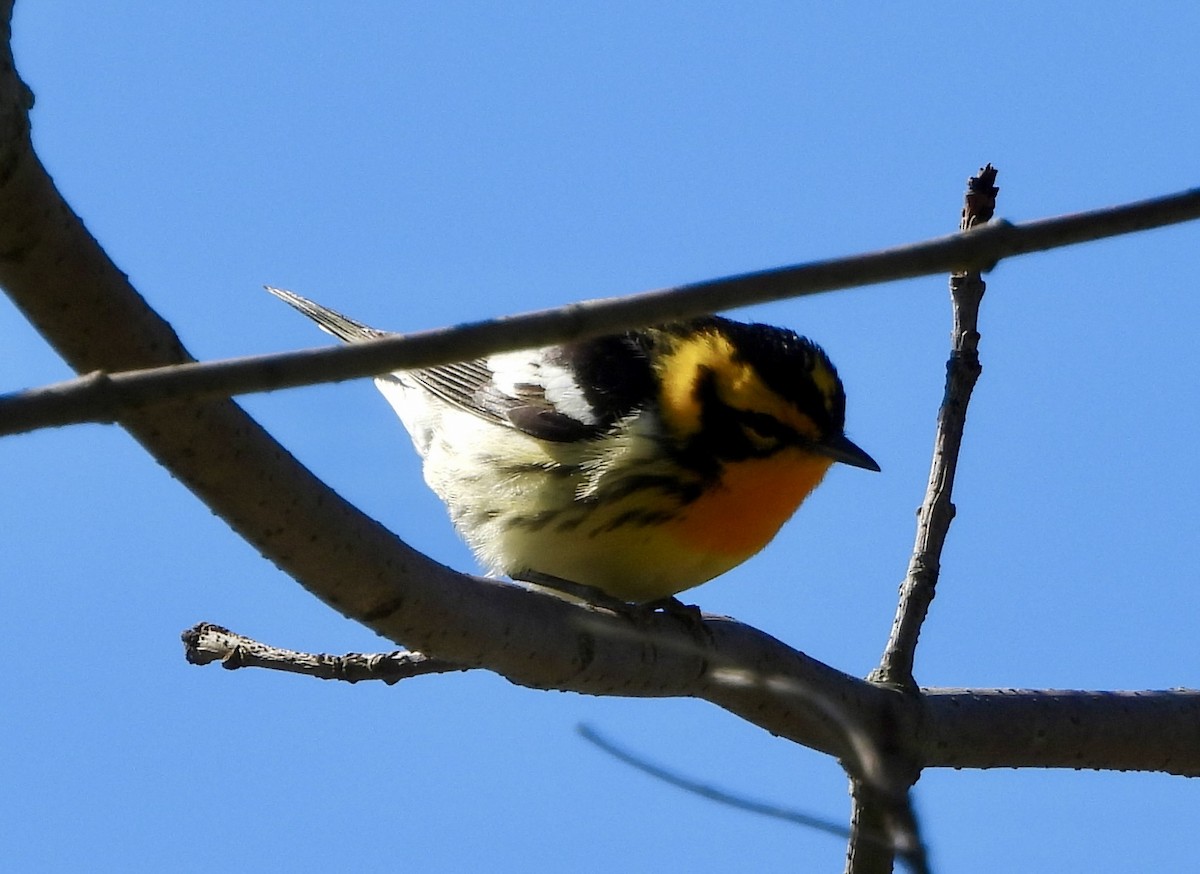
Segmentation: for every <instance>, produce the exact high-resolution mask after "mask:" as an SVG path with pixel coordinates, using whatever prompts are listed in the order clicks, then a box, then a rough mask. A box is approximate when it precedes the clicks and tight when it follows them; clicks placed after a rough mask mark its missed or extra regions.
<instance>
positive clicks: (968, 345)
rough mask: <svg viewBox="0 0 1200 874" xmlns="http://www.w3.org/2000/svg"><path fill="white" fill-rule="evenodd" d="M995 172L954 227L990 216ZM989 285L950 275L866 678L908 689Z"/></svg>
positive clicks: (949, 516) (985, 174)
mask: <svg viewBox="0 0 1200 874" xmlns="http://www.w3.org/2000/svg"><path fill="white" fill-rule="evenodd" d="M995 181H996V169H995V168H994V167H992V165H991V164H988V165H987V166H986V167H984V168H983V169H981V170H980V171H979V175H978V176H972V177H971V178H970V179H969V180H967V194H966V198H965V199H966V203H965V204H964V206H963V211H962V219H961V222H960V228H961V230H962V232H963V233H970V231H971V229H972V228H974V227H976V226H978V225H980V224H982V223H984V222H986V221H988V219H990V218H991V217H992V213H993V212H995V208H996V195H997V194H998V193H999V191H1000V189H999V188H996V187H995V185H994V184H993V183H994V182H995ZM986 288H987V286H986V285H985V284H984V282H983V277H982V276H980V274H979V271H977V270H971V271H967V272H965V273H962V272H960V273H955V274H954V275H952V276H951V277H950V300H951V309H952V311H953V319H954V329H953V331H952V332H951V344H950V360H949V361H947V362H946V393H945V395H944V396H943V399H942V405H941V408H940V409H939V410H938V419H937V431H936V436H935V437H934V448H933V461H932V463H931V464H930V468H929V486H928V488H927V489H926V492H925V500H924V501H923V502H922V504H921V508H920V510H918V511H917V537H916V544H915V546H914V547H913V555H912V559H911V560H910V562H909V565H908V574H907V575H906V576H905V578H904V583H903V584H902V585H901V587H900V602H899V604H898V606H897V609H896V618H895V620H894V621H893V623H892V631H891V635H890V636H889V638H888V642H887V646H886V648H885V649H884V653H883V658H882V660H881V661H880V663H879V668H878V669H877V670H876V671H875V673H874V674H872V676H871V679H872V680H875V681H877V682H881V683H889V684H893V685H898V686H903V687H906V688H914V687H915V683H914V681H913V673H912V671H913V659H914V658H915V657H916V651H917V638H918V637H919V636H920V634H921V625H922V624H923V623H924V622H925V616H926V614H927V613H928V612H929V605H930V603H931V602H932V601H933V596H934V592H935V589H936V586H937V579H938V573H939V571H940V569H941V561H942V548H943V547H944V546H945V544H946V536H947V535H948V534H949V533H950V523H951V521H953V519H954V504H953V502H952V500H951V499H952V497H953V494H954V474H955V472H956V471H957V469H958V455H959V451H960V450H961V448H962V438H963V430H964V429H965V427H966V422H967V406H968V404H970V402H971V392H972V391H973V390H974V388H975V382H976V380H978V379H979V374H980V373H981V372H982V367H981V366H980V364H979V305H980V303H981V302H982V300H983V292H984V290H985V289H986Z"/></svg>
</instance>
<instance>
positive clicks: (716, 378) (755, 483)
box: [268, 287, 880, 605]
mask: <svg viewBox="0 0 1200 874" xmlns="http://www.w3.org/2000/svg"><path fill="white" fill-rule="evenodd" d="M268 291H270V292H271V293H272V294H274V295H275V296H276V297H278V298H280V299H282V300H283V301H285V302H286V303H288V304H290V305H291V306H293V307H295V308H296V309H297V310H299V311H300V312H301V313H303V314H304V315H306V316H308V317H309V318H310V319H312V320H313V321H314V322H316V323H317V325H318V326H319V327H320V328H321V329H323V330H324V331H326V332H328V333H330V334H332V335H333V336H335V337H337V338H339V339H340V340H343V341H346V342H349V343H358V342H364V341H369V340H373V339H375V338H378V337H385V336H393V334H392V333H391V332H388V331H382V330H378V329H376V328H371V327H368V326H366V325H364V324H362V323H360V322H357V321H354V320H353V319H351V318H348V317H347V316H344V315H342V314H341V313H338V312H336V311H334V310H331V309H329V308H327V307H324V306H322V305H320V304H318V303H314V302H313V301H311V300H308V299H306V298H304V297H301V296H300V295H298V294H295V293H293V292H290V291H286V290H283V289H277V288H271V287H268ZM375 385H376V386H377V388H378V389H379V391H380V392H381V393H382V394H383V396H384V398H385V399H386V400H387V401H388V403H389V404H390V405H391V406H392V408H393V409H394V410H395V412H396V413H397V415H398V416H399V417H400V420H401V421H402V423H403V424H404V427H405V428H406V429H407V431H408V433H409V436H410V437H411V438H412V443H413V446H414V448H415V449H416V451H417V453H418V454H419V455H420V456H421V458H422V459H423V468H422V469H423V474H424V478H425V481H426V483H427V484H428V485H429V487H430V488H431V489H432V490H433V491H434V492H435V493H436V494H437V496H438V497H439V498H441V500H442V501H443V503H445V505H446V507H447V509H448V510H449V514H450V518H451V520H452V521H453V523H454V526H455V528H456V529H457V531H458V532H459V534H460V535H461V536H462V538H463V539H464V540H465V541H466V543H467V545H468V546H469V547H470V548H471V550H472V552H473V553H474V554H475V556H476V558H477V559H478V560H479V562H480V563H481V564H482V565H483V566H484V567H485V568H486V569H487V570H488V572H489V573H491V574H494V575H507V576H508V577H510V578H512V579H514V580H523V581H528V582H533V583H535V584H549V585H551V586H555V584H556V583H561V584H562V587H563V588H565V589H567V590H568V591H573V590H582V591H584V592H594V593H597V594H599V595H600V596H602V597H604V598H607V599H613V600H616V601H619V602H625V603H632V604H635V605H636V604H649V603H657V602H666V601H673V600H674V596H675V595H677V594H678V593H680V592H683V591H685V590H688V589H691V588H693V587H695V586H698V585H700V584H701V583H705V582H708V581H709V580H711V579H713V578H714V577H717V576H719V575H720V574H723V573H725V572H726V571H728V570H730V569H731V568H733V567H735V566H737V565H739V564H741V563H742V562H744V561H746V560H747V559H748V558H750V557H751V556H753V555H755V554H757V553H758V552H759V551H760V550H761V549H763V547H765V546H766V545H767V543H768V542H770V541H771V540H772V539H773V538H774V537H775V535H776V533H777V532H778V531H779V529H780V527H781V526H782V525H783V524H784V523H785V522H786V521H787V520H788V519H789V518H790V517H791V516H792V514H793V513H794V512H795V511H796V509H797V508H798V507H799V506H800V504H801V503H802V502H803V501H804V499H805V498H806V497H807V496H808V495H809V493H810V492H811V491H812V490H813V489H814V488H815V487H816V486H817V485H818V484H819V483H820V482H821V480H822V479H823V478H824V476H825V474H826V472H827V471H828V470H829V468H830V467H831V466H832V465H833V464H834V463H835V462H840V463H842V464H847V465H850V466H853V467H858V468H863V469H865V470H871V471H878V470H879V469H880V468H879V465H878V464H877V463H876V462H875V460H874V459H873V458H871V456H870V455H868V454H867V453H866V452H865V451H863V450H862V449H861V448H859V447H858V446H857V445H856V444H855V443H853V442H852V441H851V440H850V439H849V438H848V437H847V436H846V434H845V431H844V426H845V406H846V395H845V391H844V389H843V386H842V382H841V380H840V379H839V377H838V374H837V370H836V369H835V368H834V366H833V364H832V362H831V361H830V360H829V357H828V356H827V355H826V354H825V352H824V351H823V350H822V349H821V348H820V347H819V346H818V345H817V344H816V343H814V342H812V341H811V340H808V339H806V338H804V337H802V336H800V335H798V334H796V333H795V332H794V331H791V330H789V329H786V328H780V327H774V326H771V325H764V324H750V323H744V322H738V321H734V320H731V319H728V318H724V317H721V316H716V315H709V316H702V317H698V318H693V319H688V320H683V321H677V322H672V323H668V324H662V325H656V326H651V327H646V328H640V329H636V330H628V331H625V332H623V333H618V334H612V335H609V336H601V337H596V338H592V339H584V340H580V341H575V342H569V343H563V344H561V345H556V346H548V347H543V348H535V349H527V350H521V351H515V352H501V353H495V354H492V355H488V356H486V357H482V358H477V359H475V360H472V361H462V362H455V363H451V364H439V365H435V366H432V367H422V368H416V369H412V370H399V371H395V372H392V373H387V374H383V375H380V376H377V377H376V378H375ZM676 603H678V602H676Z"/></svg>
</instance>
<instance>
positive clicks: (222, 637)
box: [181, 622, 468, 686]
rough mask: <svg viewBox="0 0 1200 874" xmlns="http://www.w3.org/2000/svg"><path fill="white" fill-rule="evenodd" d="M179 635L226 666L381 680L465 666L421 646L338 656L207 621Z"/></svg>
mask: <svg viewBox="0 0 1200 874" xmlns="http://www.w3.org/2000/svg"><path fill="white" fill-rule="evenodd" d="M181 636H182V638H183V644H184V651H185V652H184V654H185V655H186V657H187V660H188V661H189V662H191V663H192V664H194V665H207V664H210V663H212V662H215V661H220V662H221V666H222V667H224V668H227V669H229V670H235V669H237V668H268V669H270V670H273V671H286V672H288V673H292V674H304V675H306V676H309V677H316V678H318V679H321V680H343V681H345V682H347V683H357V682H359V681H360V680H382V681H383V682H385V683H387V684H388V685H389V686H390V685H391V684H393V683H398V682H399V681H400V680H406V679H408V678H409V677H419V676H422V675H424V674H446V673H451V672H453V671H465V670H468V669H467V668H465V667H463V666H462V665H456V664H452V663H451V662H447V661H443V660H441V659H435V658H431V657H429V656H427V655H424V654H422V653H419V652H405V651H396V652H390V653H373V654H363V653H348V654H346V655H341V656H335V655H325V654H323V653H307V652H296V651H295V650H290V649H280V648H279V647H274V646H269V645H267V644H265V643H260V642H259V641H257V640H253V639H251V638H249V637H245V636H243V635H241V634H237V633H236V632H233V631H230V630H229V629H228V628H222V627H221V626H220V625H213V624H212V623H211V622H202V623H200V624H199V625H196V626H194V627H192V628H189V629H188V630H187V631H185V632H183V634H182V635H181Z"/></svg>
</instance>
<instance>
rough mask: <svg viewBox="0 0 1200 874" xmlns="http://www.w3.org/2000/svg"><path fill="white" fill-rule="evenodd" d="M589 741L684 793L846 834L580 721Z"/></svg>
mask: <svg viewBox="0 0 1200 874" xmlns="http://www.w3.org/2000/svg"><path fill="white" fill-rule="evenodd" d="M575 730H576V731H577V732H579V734H580V735H581V736H582V737H583V738H584V739H585V740H586V741H588V742H589V743H591V744H594V745H595V746H597V747H599V748H600V749H602V750H604V752H606V753H608V754H609V755H610V756H612V757H613V758H614V759H619V760H620V761H622V762H624V763H625V764H627V765H629V766H630V767H633V768H637V769H638V770H639V771H641V772H643V773H645V774H649V775H650V776H651V777H654V778H656V779H658V780H662V781H663V782H664V783H670V784H671V785H672V786H675V787H676V788H679V789H683V790H684V791H686V792H691V793H692V794H693V795H699V796H700V797H701V798H707V799H709V800H710V801H716V802H717V803H719V804H724V805H727V806H729V807H736V808H737V809H738V810H745V811H748V812H750V813H756V814H758V815H759V816H767V817H770V818H772V819H779V820H783V821H784V822H790V823H792V824H793V825H801V826H804V827H805V828H811V829H814V830H816V831H819V832H825V833H826V834H831V835H835V836H837V837H840V838H844V837H846V836H847V835H849V830H848V829H847V828H846V827H845V826H844V825H842V824H841V823H838V822H834V821H832V820H828V819H822V818H821V817H819V816H813V815H811V814H808V813H802V812H801V811H798V810H793V809H791V808H788V807H783V806H780V805H778V804H771V803H770V802H766V801H755V800H754V799H752V798H747V797H746V796H744V795H737V794H735V793H733V792H729V791H727V790H725V789H718V788H717V787H715V786H712V785H710V784H708V783H701V782H700V781H699V780H693V779H691V778H689V777H684V776H682V775H680V774H677V773H675V772H674V771H670V770H668V769H666V768H664V767H662V766H661V765H655V764H653V763H652V762H649V761H647V760H646V759H644V758H642V757H641V756H637V755H634V754H633V753H631V752H629V751H628V750H625V749H622V748H621V747H619V746H617V745H616V744H615V743H613V742H612V741H610V740H608V739H607V738H605V737H604V736H603V735H602V734H600V733H599V732H598V731H596V730H595V729H594V728H592V727H591V726H590V725H584V724H580V725H578V726H576V729H575Z"/></svg>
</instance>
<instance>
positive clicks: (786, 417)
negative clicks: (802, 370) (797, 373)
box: [659, 333, 837, 441]
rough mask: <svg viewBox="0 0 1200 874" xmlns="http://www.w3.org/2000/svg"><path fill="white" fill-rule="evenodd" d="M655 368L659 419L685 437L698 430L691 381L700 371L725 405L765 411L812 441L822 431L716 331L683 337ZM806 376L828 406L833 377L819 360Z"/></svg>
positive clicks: (693, 382) (696, 400)
mask: <svg viewBox="0 0 1200 874" xmlns="http://www.w3.org/2000/svg"><path fill="white" fill-rule="evenodd" d="M659 372H660V374H661V378H662V380H663V388H662V415H663V421H664V424H666V426H667V427H668V428H669V429H670V430H671V431H673V432H674V433H675V434H679V435H682V436H690V435H692V434H696V433H698V432H699V431H700V429H701V421H700V417H701V412H702V410H701V406H702V405H701V402H700V399H699V397H697V394H696V385H697V383H698V381H699V380H700V379H701V377H702V376H703V375H704V374H705V373H711V374H712V375H713V378H714V380H715V384H716V390H717V396H718V397H719V398H720V399H721V402H722V403H724V404H726V405H727V406H729V407H732V408H733V409H735V410H746V411H750V412H756V413H765V414H766V415H768V416H772V417H773V418H775V419H778V420H779V421H780V422H782V423H783V424H785V425H787V426H788V427H789V428H791V429H792V430H794V431H795V432H796V433H797V434H801V435H803V436H804V437H807V438H808V439H810V440H813V441H816V440H819V439H820V438H821V436H822V435H821V434H820V433H818V431H817V426H816V425H815V424H814V422H813V420H812V419H811V418H809V417H808V416H807V415H805V414H804V413H802V412H801V411H800V410H798V409H796V407H795V406H793V405H792V404H790V403H788V402H787V401H785V400H784V399H783V398H781V397H780V396H779V394H778V393H777V392H775V391H772V390H771V389H770V388H769V387H768V386H767V384H766V383H764V382H763V380H762V377H761V376H759V373H758V371H757V370H755V369H754V368H753V367H752V366H750V365H749V364H747V363H746V362H745V361H742V360H740V359H739V358H738V357H737V350H736V349H735V348H734V346H733V344H732V343H730V342H729V340H727V339H726V338H725V337H723V336H721V335H720V334H716V333H704V334H699V335H697V336H694V337H689V338H687V339H686V340H684V341H683V342H681V343H680V344H679V345H678V346H677V347H676V348H675V349H673V350H671V352H670V353H668V354H667V355H665V356H664V357H663V361H662V363H661V365H660V370H659ZM810 376H811V377H812V378H813V381H814V382H815V383H816V385H817V388H818V389H819V390H820V392H821V394H822V396H823V397H824V399H825V403H826V406H827V407H828V405H829V403H830V398H831V397H832V395H833V393H834V391H835V390H836V386H837V377H835V376H834V375H833V374H832V373H830V372H829V370H828V369H826V368H825V367H823V366H821V365H820V364H818V365H817V366H816V367H815V368H814V370H813V371H812V372H811V373H810Z"/></svg>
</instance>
